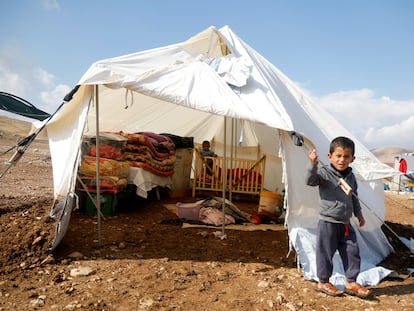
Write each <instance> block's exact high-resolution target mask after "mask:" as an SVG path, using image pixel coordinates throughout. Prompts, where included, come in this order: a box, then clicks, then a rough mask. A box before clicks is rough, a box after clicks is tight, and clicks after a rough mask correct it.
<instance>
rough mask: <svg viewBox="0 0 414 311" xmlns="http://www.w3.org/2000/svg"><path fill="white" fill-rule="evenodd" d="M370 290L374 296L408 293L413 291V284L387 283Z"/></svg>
mask: <svg viewBox="0 0 414 311" xmlns="http://www.w3.org/2000/svg"><path fill="white" fill-rule="evenodd" d="M372 291H373V293H374V296H375V297H381V296H401V295H408V294H412V293H414V284H398V285H388V286H384V287H380V288H372ZM379 299H380V298H379Z"/></svg>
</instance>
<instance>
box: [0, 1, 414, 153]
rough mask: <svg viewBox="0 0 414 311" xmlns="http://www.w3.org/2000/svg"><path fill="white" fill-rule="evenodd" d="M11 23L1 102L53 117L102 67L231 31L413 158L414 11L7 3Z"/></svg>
mask: <svg viewBox="0 0 414 311" xmlns="http://www.w3.org/2000/svg"><path fill="white" fill-rule="evenodd" d="M0 11H1V12H2V14H1V15H2V18H1V19H0V37H1V38H2V40H1V41H0V91H4V92H8V93H12V94H14V95H17V96H19V97H22V98H24V99H26V100H28V101H29V102H31V103H32V104H33V105H35V106H36V107H37V108H39V109H42V110H44V111H47V112H49V113H53V112H55V110H56V109H57V107H58V106H59V105H60V104H61V102H62V99H63V97H64V96H65V95H66V94H67V93H68V92H69V91H70V90H71V89H72V88H73V87H74V86H75V85H76V84H77V82H78V81H79V80H80V78H81V77H82V76H83V74H84V73H85V72H86V71H87V69H88V68H89V67H90V66H91V65H92V64H93V63H94V62H96V61H98V60H101V59H105V58H110V57H116V56H121V55H124V54H129V53H134V52H138V51H142V50H147V49H152V48H157V47H161V46H166V45H170V44H174V43H179V42H182V41H185V40H187V39H189V38H190V37H192V36H193V35H195V34H197V33H199V32H201V31H203V30H205V29H206V28H208V27H209V26H216V27H217V28H220V27H223V26H225V25H228V26H229V27H230V28H231V29H232V30H233V31H234V32H235V33H236V34H237V35H238V36H239V37H240V38H241V39H242V40H243V41H245V42H246V43H247V44H249V45H250V46H251V47H253V48H254V49H255V50H256V51H257V52H259V53H260V54H261V55H263V56H264V57H265V58H267V59H268V60H269V61H270V62H271V63H273V65H275V66H276V67H277V68H278V69H280V70H281V71H282V72H283V73H284V74H285V75H287V76H288V77H289V78H290V79H291V80H293V81H294V82H295V83H297V84H298V85H299V86H300V87H301V88H302V89H303V90H304V91H306V92H307V94H308V95H309V96H310V97H311V98H312V99H313V101H314V102H315V104H317V105H322V106H323V107H325V108H326V109H327V110H328V112H330V113H331V114H333V115H334V116H335V118H336V119H337V120H338V121H339V122H340V123H341V124H343V125H344V126H345V127H346V128H347V129H348V130H349V131H350V132H351V133H352V134H354V135H355V136H356V137H357V138H358V139H359V140H360V141H361V142H362V143H363V144H365V145H366V146H367V147H368V148H369V149H374V148H380V147H387V146H395V147H402V148H408V149H414V134H413V133H414V1H411V0H347V1H339V0H338V1H334V0H312V1H309V0H289V1H288V0H284V1H282V0H256V1H243V0H239V1H233V0H227V1H221V0H210V1H196V0H174V1H173V0H171V1H167V0H165V1H164V0H151V1H143V0H142V1H141V0H117V1H115V0H113V1H109V0H3V1H0ZM0 114H5V113H4V112H2V111H1V110H0ZM13 117H16V115H13ZM27 120H28V121H31V120H30V119H27Z"/></svg>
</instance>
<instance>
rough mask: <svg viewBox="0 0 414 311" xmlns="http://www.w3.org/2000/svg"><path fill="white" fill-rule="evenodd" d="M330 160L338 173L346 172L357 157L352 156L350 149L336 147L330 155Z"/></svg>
mask: <svg viewBox="0 0 414 311" xmlns="http://www.w3.org/2000/svg"><path fill="white" fill-rule="evenodd" d="M328 159H329V160H330V161H331V163H332V165H333V166H334V167H335V168H336V169H337V170H338V171H344V170H346V169H347V167H348V166H349V164H351V163H352V162H354V160H355V156H353V155H352V150H351V149H350V148H342V147H336V148H335V150H334V151H333V152H332V153H329V154H328Z"/></svg>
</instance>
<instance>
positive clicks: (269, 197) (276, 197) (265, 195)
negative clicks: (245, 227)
mask: <svg viewBox="0 0 414 311" xmlns="http://www.w3.org/2000/svg"><path fill="white" fill-rule="evenodd" d="M279 202H280V194H279V193H276V192H270V191H262V192H260V201H259V210H258V213H262V212H267V213H271V214H278V213H280V209H279Z"/></svg>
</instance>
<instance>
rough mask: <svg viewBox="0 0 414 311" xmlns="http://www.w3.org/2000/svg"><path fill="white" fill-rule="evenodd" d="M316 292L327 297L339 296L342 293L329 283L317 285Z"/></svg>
mask: <svg viewBox="0 0 414 311" xmlns="http://www.w3.org/2000/svg"><path fill="white" fill-rule="evenodd" d="M318 291H320V292H321V293H324V294H327V295H329V296H334V297H336V296H341V295H342V294H343V293H344V292H343V291H341V290H339V289H337V288H336V287H335V285H333V284H331V283H328V282H326V283H321V282H319V283H318Z"/></svg>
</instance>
